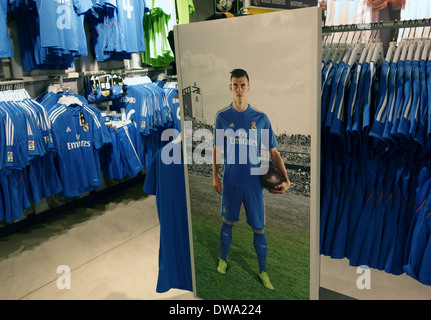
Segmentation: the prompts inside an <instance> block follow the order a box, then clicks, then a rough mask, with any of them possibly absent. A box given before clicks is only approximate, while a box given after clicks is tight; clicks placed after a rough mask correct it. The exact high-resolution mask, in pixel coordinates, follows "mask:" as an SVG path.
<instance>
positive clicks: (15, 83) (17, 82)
mask: <svg viewBox="0 0 431 320" xmlns="http://www.w3.org/2000/svg"><path fill="white" fill-rule="evenodd" d="M23 88H24V80H23V79H4V80H0V91H8V90H16V89H23Z"/></svg>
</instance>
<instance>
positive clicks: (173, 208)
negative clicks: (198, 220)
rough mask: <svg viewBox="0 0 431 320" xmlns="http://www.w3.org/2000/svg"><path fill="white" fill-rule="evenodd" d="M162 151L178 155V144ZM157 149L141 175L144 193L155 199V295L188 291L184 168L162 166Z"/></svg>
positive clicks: (187, 242) (189, 280)
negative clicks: (157, 226) (157, 240)
mask: <svg viewBox="0 0 431 320" xmlns="http://www.w3.org/2000/svg"><path fill="white" fill-rule="evenodd" d="M166 148H172V150H174V152H178V153H179V154H181V144H174V143H172V142H171V143H170V144H168V145H167V146H166ZM162 151H163V149H159V150H158V151H157V152H156V153H155V155H154V157H153V159H152V160H151V165H150V166H149V168H148V172H147V174H146V176H145V183H144V192H145V193H147V194H151V195H155V196H156V203H157V213H158V217H159V221H160V246H159V274H158V280H157V287H156V291H157V292H166V291H168V290H170V289H172V288H177V289H182V290H189V291H192V290H193V288H192V274H191V256H190V243H189V231H188V219H187V204H186V189H185V178H184V165H183V164H182V163H179V164H176V163H171V164H165V162H164V161H163V159H162Z"/></svg>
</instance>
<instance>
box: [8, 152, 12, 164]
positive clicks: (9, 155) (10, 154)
mask: <svg viewBox="0 0 431 320" xmlns="http://www.w3.org/2000/svg"><path fill="white" fill-rule="evenodd" d="M7 162H13V153H12V151H8V152H7Z"/></svg>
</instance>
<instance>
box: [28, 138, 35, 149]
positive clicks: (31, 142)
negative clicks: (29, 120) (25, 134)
mask: <svg viewBox="0 0 431 320" xmlns="http://www.w3.org/2000/svg"><path fill="white" fill-rule="evenodd" d="M28 150H29V151H34V140H28Z"/></svg>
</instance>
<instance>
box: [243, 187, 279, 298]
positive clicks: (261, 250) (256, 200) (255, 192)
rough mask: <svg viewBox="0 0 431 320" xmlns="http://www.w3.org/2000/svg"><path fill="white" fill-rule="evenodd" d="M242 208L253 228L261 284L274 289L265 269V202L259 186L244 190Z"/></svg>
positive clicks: (266, 253) (266, 252)
mask: <svg viewBox="0 0 431 320" xmlns="http://www.w3.org/2000/svg"><path fill="white" fill-rule="evenodd" d="M244 208H245V212H246V215H247V223H248V224H249V225H250V226H251V228H252V229H253V245H254V249H255V251H256V255H257V261H258V264H259V277H260V279H261V280H262V283H263V285H264V286H265V287H266V288H268V289H271V290H274V287H273V286H272V284H271V282H270V281H269V276H268V274H267V270H266V260H267V255H268V251H267V241H266V235H265V229H264V227H265V204H264V199H263V193H262V189H261V188H251V189H248V190H247V191H246V192H245V196H244Z"/></svg>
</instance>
